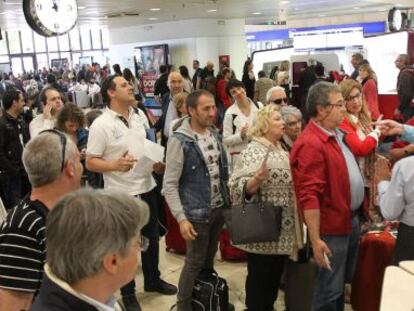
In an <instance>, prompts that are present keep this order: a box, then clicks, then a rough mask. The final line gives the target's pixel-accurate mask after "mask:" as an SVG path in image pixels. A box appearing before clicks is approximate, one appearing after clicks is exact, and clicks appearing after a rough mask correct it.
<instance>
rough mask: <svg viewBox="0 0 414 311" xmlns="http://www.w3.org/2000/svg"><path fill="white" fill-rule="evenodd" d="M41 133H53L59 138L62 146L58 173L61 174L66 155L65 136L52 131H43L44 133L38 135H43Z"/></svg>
mask: <svg viewBox="0 0 414 311" xmlns="http://www.w3.org/2000/svg"><path fill="white" fill-rule="evenodd" d="M43 133H54V134H56V135H58V136H59V138H60V143H61V145H62V165H61V168H60V171H61V172H63V169H64V168H65V153H66V143H67V138H66V135H65V134H63V133H62V132H60V131H58V130H54V129H50V130H44V131H41V132H40V133H39V134H43Z"/></svg>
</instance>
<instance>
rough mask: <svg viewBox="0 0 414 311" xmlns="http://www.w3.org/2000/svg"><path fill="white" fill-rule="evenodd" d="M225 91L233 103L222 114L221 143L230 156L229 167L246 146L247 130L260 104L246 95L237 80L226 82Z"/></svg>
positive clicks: (242, 86)
mask: <svg viewBox="0 0 414 311" xmlns="http://www.w3.org/2000/svg"><path fill="white" fill-rule="evenodd" d="M226 92H227V94H228V95H229V97H231V98H232V99H233V101H234V103H233V105H231V106H230V107H229V108H228V109H227V110H226V113H225V114H224V121H223V144H224V145H225V146H226V147H227V152H228V153H229V154H230V156H231V158H230V159H231V165H230V167H233V166H234V163H235V161H236V159H237V157H238V155H239V154H240V152H241V151H242V150H243V149H244V148H245V147H246V146H247V143H248V139H247V132H248V130H249V128H251V127H252V125H253V122H254V120H255V119H256V114H257V111H258V110H259V108H261V107H262V105H261V104H259V103H257V104H256V103H254V102H253V101H252V100H251V99H250V98H248V97H247V96H246V89H245V87H244V84H243V82H241V81H239V80H230V81H229V82H227V85H226Z"/></svg>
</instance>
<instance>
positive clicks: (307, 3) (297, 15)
mask: <svg viewBox="0 0 414 311" xmlns="http://www.w3.org/2000/svg"><path fill="white" fill-rule="evenodd" d="M61 1H62V0H61ZM51 2H52V1H51ZM394 6H399V7H402V8H404V7H413V6H414V3H413V1H412V0H290V1H282V0H181V1H177V0H118V1H114V0H78V7H79V8H78V11H79V19H78V21H79V24H80V25H84V24H85V25H86V24H104V25H105V24H106V25H112V23H111V22H112V21H114V22H115V23H114V25H125V26H129V25H145V24H154V23H162V22H168V21H177V20H184V19H193V18H214V19H229V18H245V19H246V24H262V23H268V22H269V21H277V20H286V19H287V20H300V19H307V18H318V17H319V18H323V17H330V16H342V15H350V14H358V13H365V14H367V13H368V14H369V13H377V12H380V11H382V12H384V11H387V10H389V9H390V8H392V7H394ZM156 8H157V9H159V10H157V11H155V10H151V9H156ZM131 15H132V16H131ZM22 25H26V22H25V19H24V16H23V12H22V0H1V1H0V27H2V28H6V29H10V28H15V27H19V26H22Z"/></svg>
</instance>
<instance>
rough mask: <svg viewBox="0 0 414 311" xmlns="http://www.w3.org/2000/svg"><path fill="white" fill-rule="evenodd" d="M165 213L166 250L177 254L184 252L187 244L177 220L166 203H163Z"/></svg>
mask: <svg viewBox="0 0 414 311" xmlns="http://www.w3.org/2000/svg"><path fill="white" fill-rule="evenodd" d="M165 215H166V218H167V234H166V235H165V245H166V247H167V251H168V252H174V253H177V254H185V253H186V252H187V245H186V243H185V240H184V239H183V237H182V236H181V233H180V227H179V226H178V223H177V220H175V218H174V216H173V215H172V214H171V211H170V208H169V207H168V205H167V204H165Z"/></svg>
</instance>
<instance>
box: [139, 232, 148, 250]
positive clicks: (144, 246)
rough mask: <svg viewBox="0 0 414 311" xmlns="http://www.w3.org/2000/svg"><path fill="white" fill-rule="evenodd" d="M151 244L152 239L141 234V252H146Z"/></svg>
mask: <svg viewBox="0 0 414 311" xmlns="http://www.w3.org/2000/svg"><path fill="white" fill-rule="evenodd" d="M149 245H150V240H149V239H148V238H147V237H145V236H143V235H141V241H140V242H139V248H140V250H141V252H146V251H147V250H148V248H149Z"/></svg>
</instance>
